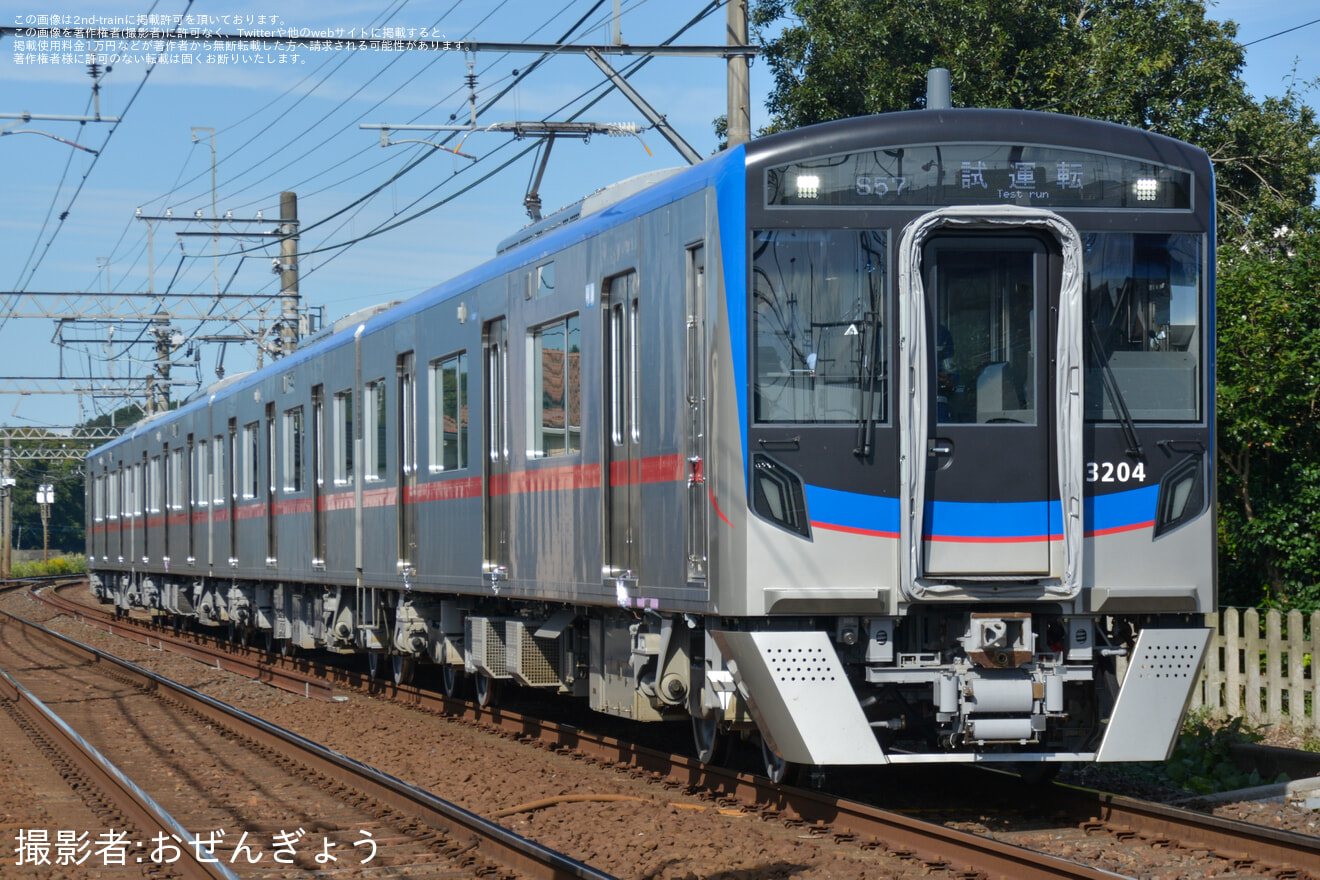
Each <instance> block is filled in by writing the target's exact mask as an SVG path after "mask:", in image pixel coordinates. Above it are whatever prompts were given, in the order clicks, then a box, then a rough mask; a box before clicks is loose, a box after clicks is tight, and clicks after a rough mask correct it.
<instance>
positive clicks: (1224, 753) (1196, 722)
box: [1127, 712, 1288, 794]
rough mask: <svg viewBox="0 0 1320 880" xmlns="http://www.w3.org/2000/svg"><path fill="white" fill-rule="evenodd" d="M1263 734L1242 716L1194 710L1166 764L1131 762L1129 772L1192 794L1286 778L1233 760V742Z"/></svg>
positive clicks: (1257, 738) (1257, 739) (1249, 740)
mask: <svg viewBox="0 0 1320 880" xmlns="http://www.w3.org/2000/svg"><path fill="white" fill-rule="evenodd" d="M1261 739H1263V737H1262V736H1261V734H1260V733H1258V732H1257V731H1256V730H1254V729H1253V728H1252V727H1251V726H1250V725H1249V724H1247V723H1246V722H1244V721H1243V720H1242V719H1241V718H1234V719H1232V720H1230V721H1229V722H1228V723H1227V724H1219V723H1216V722H1213V721H1212V720H1211V719H1210V718H1209V716H1208V715H1206V714H1204V713H1199V712H1194V713H1192V714H1191V715H1189V716H1188V718H1187V720H1186V721H1185V722H1184V723H1183V728H1182V733H1180V734H1179V736H1178V745H1176V746H1175V747H1174V749H1173V756H1172V757H1170V758H1169V760H1167V761H1165V762H1164V763H1163V764H1129V765H1127V769H1128V772H1129V773H1130V774H1131V775H1133V776H1138V777H1141V778H1144V779H1145V780H1146V781H1148V782H1152V783H1154V784H1156V785H1161V786H1164V787H1166V788H1177V789H1181V790H1183V791H1186V792H1191V793H1192V794H1214V793H1215V792H1220V791H1235V790H1237V789H1239V788H1250V787H1252V786H1256V785H1265V784H1268V783H1272V782H1287V781H1288V775H1287V774H1286V773H1280V774H1279V775H1278V776H1277V777H1275V778H1274V779H1264V778H1262V777H1261V775H1260V773H1259V772H1258V771H1256V770H1252V771H1250V772H1249V773H1243V772H1242V771H1241V770H1239V769H1238V766H1237V764H1236V763H1234V761H1233V746H1235V745H1237V744H1239V743H1257V742H1260V741H1261Z"/></svg>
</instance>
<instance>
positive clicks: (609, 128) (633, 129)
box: [605, 122, 641, 137]
mask: <svg viewBox="0 0 1320 880" xmlns="http://www.w3.org/2000/svg"><path fill="white" fill-rule="evenodd" d="M640 128H641V126H639V125H638V124H637V123H636V122H611V123H609V124H608V125H606V127H605V134H607V135H609V136H610V137H625V136H627V135H635V134H637V132H638V131H639V130H640Z"/></svg>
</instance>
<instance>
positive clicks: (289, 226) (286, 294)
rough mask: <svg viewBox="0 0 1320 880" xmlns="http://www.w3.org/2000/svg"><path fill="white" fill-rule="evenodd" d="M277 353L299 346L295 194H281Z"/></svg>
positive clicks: (290, 350)
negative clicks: (278, 338)
mask: <svg viewBox="0 0 1320 880" xmlns="http://www.w3.org/2000/svg"><path fill="white" fill-rule="evenodd" d="M279 269H280V351H281V352H282V353H283V354H284V356H285V357H287V356H289V355H291V354H293V351H294V349H296V348H297V347H298V330H299V328H298V194H297V193H293V192H282V193H280V266H279Z"/></svg>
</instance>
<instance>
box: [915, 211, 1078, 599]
mask: <svg viewBox="0 0 1320 880" xmlns="http://www.w3.org/2000/svg"><path fill="white" fill-rule="evenodd" d="M1082 275H1083V253H1082V242H1081V237H1080V236H1079V235H1078V233H1077V230H1076V229H1075V228H1074V227H1073V226H1072V224H1071V223H1069V222H1068V221H1067V220H1065V219H1064V218H1062V217H1060V216H1059V215H1058V214H1055V213H1053V212H1050V211H1043V210H1037V209H1032V208H1017V207H1015V206H1014V207H1010V206H992V207H987V208H973V207H956V208H945V209H942V210H939V211H933V212H931V213H929V214H926V215H924V216H923V217H920V218H918V219H916V220H914V221H913V222H912V223H910V224H908V226H907V227H906V228H905V229H904V231H903V236H902V242H901V244H900V246H899V267H898V276H899V288H900V289H899V291H898V294H899V325H900V348H901V350H902V355H901V360H902V369H901V371H900V381H899V386H900V392H901V395H902V399H903V408H902V411H901V413H900V441H899V445H900V449H901V455H900V459H899V460H900V462H901V463H902V486H901V489H900V502H901V504H902V507H903V511H904V513H903V516H902V517H901V520H900V528H901V534H900V543H901V547H902V552H901V556H900V561H899V567H900V579H901V582H902V585H903V591H904V593H905V594H906V596H907V597H908V599H909V600H919V599H930V598H948V597H951V596H955V595H959V594H962V595H967V596H983V597H985V598H997V599H1008V598H1017V597H1039V596H1040V595H1042V594H1044V595H1049V596H1053V597H1059V598H1069V597H1072V596H1075V595H1076V594H1077V593H1078V591H1079V590H1080V589H1081V572H1082V570H1083V553H1084V542H1083V533H1082V489H1083V485H1084V482H1083V473H1082V471H1083V458H1084V455H1083V413H1082V353H1083V351H1082V306H1081V301H1082Z"/></svg>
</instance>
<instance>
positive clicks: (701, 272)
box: [684, 245, 710, 582]
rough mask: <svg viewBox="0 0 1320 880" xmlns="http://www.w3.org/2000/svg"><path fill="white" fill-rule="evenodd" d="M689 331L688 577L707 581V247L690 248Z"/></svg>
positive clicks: (688, 287)
mask: <svg viewBox="0 0 1320 880" xmlns="http://www.w3.org/2000/svg"><path fill="white" fill-rule="evenodd" d="M686 287H687V333H686V341H685V348H686V352H685V356H684V361H685V379H684V384H685V386H686V388H687V391H686V394H685V398H686V400H687V463H688V466H687V520H688V521H687V579H688V581H689V582H691V581H704V580H705V579H706V567H707V555H708V548H707V536H706V510H707V508H708V507H709V506H710V502H708V501H707V500H706V492H707V489H706V475H705V461H706V249H705V247H704V246H702V245H697V246H695V247H691V248H689V249H688V260H687V285H686Z"/></svg>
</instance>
